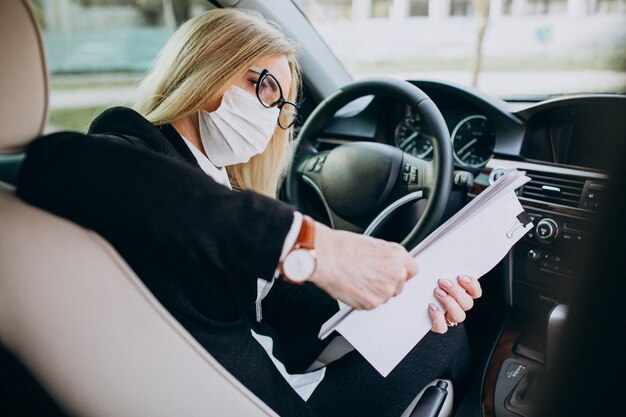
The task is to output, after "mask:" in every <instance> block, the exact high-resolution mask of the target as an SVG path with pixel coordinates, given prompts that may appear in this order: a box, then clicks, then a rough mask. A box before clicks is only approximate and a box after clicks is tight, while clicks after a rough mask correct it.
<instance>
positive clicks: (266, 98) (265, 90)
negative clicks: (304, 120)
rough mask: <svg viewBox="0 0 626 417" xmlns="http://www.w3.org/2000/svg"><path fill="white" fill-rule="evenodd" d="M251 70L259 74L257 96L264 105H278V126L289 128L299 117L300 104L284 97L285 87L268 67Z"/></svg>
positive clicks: (269, 106) (268, 106)
mask: <svg viewBox="0 0 626 417" xmlns="http://www.w3.org/2000/svg"><path fill="white" fill-rule="evenodd" d="M250 71H252V72H255V73H257V74H259V80H258V81H257V83H256V96H257V98H258V99H259V101H260V102H261V104H262V105H263V107H266V108H268V109H269V108H271V107H278V108H279V109H280V113H279V114H278V126H280V127H281V129H285V130H287V129H289V128H290V127H291V125H293V124H294V123H295V122H296V119H297V117H298V110H299V109H298V106H296V105H295V104H294V103H292V102H291V101H287V100H285V97H283V89H282V88H281V86H280V83H279V82H278V80H277V79H276V77H274V75H273V74H272V73H271V72H269V71H268V70H267V69H263V68H258V67H252V68H250Z"/></svg>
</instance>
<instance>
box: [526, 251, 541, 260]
mask: <svg viewBox="0 0 626 417" xmlns="http://www.w3.org/2000/svg"><path fill="white" fill-rule="evenodd" d="M527 255H528V259H531V260H533V261H536V260H537V259H539V254H538V253H537V252H535V251H534V250H532V249H531V250H529V251H528V254H527Z"/></svg>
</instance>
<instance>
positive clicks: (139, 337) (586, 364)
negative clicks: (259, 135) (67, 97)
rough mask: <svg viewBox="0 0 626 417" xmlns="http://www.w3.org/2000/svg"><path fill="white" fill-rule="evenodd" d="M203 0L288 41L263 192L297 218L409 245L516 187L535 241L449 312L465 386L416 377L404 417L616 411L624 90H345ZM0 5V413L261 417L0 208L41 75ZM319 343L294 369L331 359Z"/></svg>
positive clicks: (135, 299) (153, 309) (68, 236)
mask: <svg viewBox="0 0 626 417" xmlns="http://www.w3.org/2000/svg"><path fill="white" fill-rule="evenodd" d="M211 3H212V4H213V6H215V7H241V8H247V9H252V10H256V11H258V12H260V13H261V14H263V15H264V16H266V17H268V18H269V19H271V20H273V21H275V22H277V23H278V24H279V25H280V26H281V29H282V30H283V31H284V32H285V33H286V34H287V35H288V36H290V37H292V38H294V39H297V40H298V43H299V44H300V45H301V54H300V56H299V58H298V59H299V62H300V64H301V66H302V70H303V84H304V85H303V89H304V91H303V95H302V97H303V99H302V108H301V116H300V117H301V119H302V120H301V121H299V123H298V124H297V125H296V134H297V141H298V148H297V151H296V153H295V156H294V161H293V164H292V166H291V168H290V171H289V173H288V175H287V178H286V180H285V184H284V187H283V189H282V191H281V194H280V198H281V199H284V200H285V201H287V202H289V203H291V204H293V205H295V206H296V207H297V208H298V209H299V210H300V211H302V212H304V213H306V214H308V215H310V216H311V217H313V218H314V219H315V220H317V221H319V222H322V223H324V224H326V225H328V226H331V227H333V228H337V229H344V230H350V231H354V232H358V233H366V234H371V235H374V236H377V237H381V238H384V239H388V240H393V241H397V242H401V243H402V244H404V245H405V246H406V247H407V248H412V247H414V246H415V245H416V244H417V243H419V242H420V241H421V240H422V239H423V238H424V237H426V236H427V235H428V234H429V233H430V232H432V231H433V230H435V229H436V228H437V226H438V225H440V224H441V223H443V222H444V221H445V220H446V219H448V218H450V217H451V216H452V215H454V214H455V213H456V212H458V211H459V210H460V209H461V208H462V207H463V206H464V205H465V204H467V203H468V202H469V201H471V200H472V199H473V198H475V197H476V196H478V195H479V194H480V193H481V192H482V191H484V190H485V189H486V188H487V187H489V186H490V185H491V184H493V183H494V182H495V181H497V180H498V178H500V177H501V176H502V175H504V174H505V173H506V172H507V171H508V170H512V169H518V170H521V171H524V172H525V173H526V175H527V176H529V177H530V179H531V180H530V181H529V182H528V183H527V184H525V185H524V186H523V187H521V188H520V189H519V190H517V191H516V194H517V195H518V198H519V200H520V202H521V203H522V206H523V207H524V209H525V210H526V212H527V214H528V215H529V216H530V218H531V219H532V221H533V223H534V228H533V229H532V230H531V232H529V233H528V234H527V235H526V236H525V237H524V238H522V240H520V241H519V243H518V244H516V245H515V246H514V247H513V249H512V250H511V251H510V252H509V254H508V255H507V256H506V257H505V259H503V261H502V262H501V263H500V264H498V265H497V266H496V267H495V268H494V269H493V270H492V271H491V272H489V273H488V274H487V275H486V276H484V277H482V278H481V284H482V286H483V291H484V296H483V297H482V298H481V299H480V300H477V302H476V305H475V308H474V309H473V310H472V311H471V312H469V313H468V318H467V321H466V323H465V326H466V328H467V332H468V337H469V341H470V345H471V347H472V351H473V352H474V363H472V370H473V371H472V377H471V379H470V380H469V381H468V383H467V385H466V386H462V387H457V386H455V387H452V385H451V384H450V383H449V381H445V380H435V381H433V382H432V384H431V386H430V387H427V388H425V389H424V390H422V392H421V393H420V395H418V396H417V398H416V399H415V400H414V401H413V402H412V403H411V405H410V406H409V407H408V408H407V410H406V411H405V413H404V414H403V416H413V417H419V416H442V417H444V416H485V417H487V416H497V417H518V416H523V417H529V416H536V415H546V416H548V415H616V414H614V413H619V411H618V410H620V408H619V406H618V404H617V403H618V398H619V397H618V395H617V391H616V390H617V387H618V385H619V384H612V383H609V382H608V379H606V380H605V382H607V383H606V384H603V383H601V382H599V381H598V379H601V378H609V376H607V375H606V374H605V373H604V372H603V369H606V368H609V367H611V368H610V369H613V370H616V371H617V372H616V373H618V372H619V371H620V370H623V368H624V366H623V363H624V361H623V359H621V358H619V356H621V352H620V351H619V348H618V349H615V348H612V349H611V348H610V346H609V345H611V344H612V343H614V340H612V338H611V336H610V335H612V333H613V332H616V331H619V330H620V329H623V327H624V322H623V316H624V314H623V312H620V311H619V309H618V307H619V303H620V300H619V298H618V297H619V295H620V292H621V289H623V288H624V284H623V282H622V281H623V280H619V279H618V278H619V273H620V269H618V267H619V266H621V264H623V262H621V261H620V257H622V256H623V249H624V247H625V245H624V238H623V236H624V234H623V232H624V223H625V222H624V207H623V206H624V202H623V198H620V197H621V196H620V193H621V192H622V190H623V187H624V180H625V178H624V175H623V173H624V169H623V164H621V163H620V161H621V160H623V159H622V158H623V157H626V153H624V138H625V137H626V119H625V118H624V115H625V114H626V95H624V94H578V95H564V96H562V97H554V98H549V99H545V100H544V99H541V100H539V101H527V102H507V101H504V100H502V99H500V98H496V97H493V96H490V95H488V94H486V93H483V92H481V91H479V90H477V89H475V88H472V87H466V86H463V85H460V84H456V83H453V82H446V81H437V80H426V79H424V80H421V79H411V80H406V81H405V80H398V79H391V78H388V77H374V78H366V79H361V80H356V81H355V80H353V79H352V77H351V76H350V75H349V74H348V72H347V71H346V70H345V68H344V67H343V66H342V64H341V62H340V61H339V60H338V59H337V57H336V56H335V55H334V54H333V52H332V51H331V49H330V48H329V47H328V46H327V45H326V43H325V42H324V40H323V39H322V38H321V37H320V36H319V34H317V33H316V31H315V29H314V27H313V26H312V25H311V24H310V22H309V21H308V19H307V17H306V16H304V14H303V13H302V12H301V11H300V9H299V8H298V7H297V5H295V4H294V3H293V2H291V1H289V0H280V1H272V2H264V1H261V0H241V1H237V0H213V1H211ZM0 8H1V9H0V10H1V13H0V32H1V34H2V39H3V41H2V43H1V44H0V52H1V53H2V56H3V57H10V59H3V63H2V77H1V78H0V92H1V93H2V94H1V95H0V120H1V121H2V125H3V126H4V129H3V131H2V133H1V134H0V212H1V214H0V230H1V233H0V341H1V345H0V347H1V349H0V370H1V372H0V380H1V382H0V395H1V396H2V401H1V402H2V403H3V404H4V405H0V407H5V408H6V409H7V410H9V411H11V413H10V414H7V415H85V416H99V415H101V416H117V415H120V416H122V415H124V416H126V415H136V416H156V415H163V416H172V415H181V416H183V415H206V414H210V415H224V416H257V415H259V416H261V415H275V412H274V411H273V410H272V409H271V408H269V407H268V406H267V405H266V404H264V403H263V402H262V401H261V400H259V399H258V398H257V397H256V396H255V395H254V394H253V393H252V392H250V391H249V390H248V389H247V388H246V387H244V386H243V385H242V384H241V383H240V382H239V381H237V380H236V379H235V378H234V377H233V376H232V375H230V374H229V373H228V372H227V371H226V370H225V369H224V368H223V367H222V366H221V365H220V364H219V363H218V362H217V361H216V360H215V359H214V358H213V357H212V356H211V355H210V354H209V353H208V352H207V351H205V350H204V349H203V348H202V347H201V346H200V344H199V343H198V342H197V341H195V339H194V338H193V337H192V336H191V335H190V334H189V333H187V331H186V330H185V329H184V328H183V327H182V326H181V325H180V324H179V323H178V322H177V321H176V320H175V319H174V318H173V317H172V316H171V315H170V314H169V313H168V311H167V310H166V309H165V308H164V307H163V306H162V305H161V304H160V303H159V302H158V300H157V299H156V298H155V297H154V296H153V295H152V294H151V293H150V291H149V290H148V289H147V288H146V287H145V285H144V284H143V283H142V282H141V280H140V279H139V278H138V277H137V276H136V275H135V274H134V272H133V271H132V270H131V269H130V268H129V267H128V266H127V265H126V263H125V262H124V260H123V259H122V258H121V257H120V256H119V255H118V254H117V252H116V251H115V249H114V248H113V247H112V246H111V245H109V244H108V243H107V242H106V241H105V240H104V239H102V238H101V237H99V236H98V235H97V234H96V233H94V232H92V231H89V230H85V229H83V228H81V227H79V226H77V225H75V224H73V223H71V222H69V221H67V220H65V219H62V218H59V217H56V216H54V215H52V214H50V213H46V212H44V211H42V210H40V209H38V208H36V207H33V206H30V205H28V204H26V203H25V202H23V201H21V200H20V199H19V198H18V197H17V196H16V195H15V184H16V178H17V176H18V175H19V168H20V164H21V163H22V161H23V159H24V152H25V149H26V147H27V145H28V143H29V142H31V141H32V140H34V139H35V138H36V137H38V136H40V135H42V134H44V126H45V124H46V120H47V117H48V111H49V79H48V77H49V71H48V67H47V56H46V51H45V47H44V44H43V41H42V35H41V31H40V28H39V27H38V23H37V19H36V17H35V15H34V12H33V8H32V5H31V4H30V3H29V1H27V0H8V1H4V2H2V4H1V5H0ZM372 173H377V174H378V175H372ZM611 234H612V235H614V237H611V238H607V235H611ZM600 280H605V282H606V285H604V284H601V283H600V282H599V281H600ZM601 288H604V291H602V290H601ZM94 323H98V324H97V326H94ZM337 340H338V342H337V343H334V344H332V345H331V346H329V348H328V349H327V351H325V352H324V353H323V354H322V357H320V358H318V361H316V362H315V363H314V364H312V366H311V369H313V368H315V367H319V366H322V365H324V364H325V363H328V362H329V361H332V360H334V359H336V358H337V357H338V356H341V355H342V354H344V353H345V352H346V350H349V349H350V346H349V345H348V346H346V344H345V340H344V341H342V338H338V339H337ZM615 366H617V369H616V368H615ZM416 372H419V370H416ZM574 394H575V395H578V397H572V396H573V395H574ZM599 397H602V398H599Z"/></svg>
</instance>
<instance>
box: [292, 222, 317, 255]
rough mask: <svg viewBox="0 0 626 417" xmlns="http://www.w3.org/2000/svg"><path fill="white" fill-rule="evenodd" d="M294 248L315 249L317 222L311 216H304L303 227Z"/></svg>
mask: <svg viewBox="0 0 626 417" xmlns="http://www.w3.org/2000/svg"><path fill="white" fill-rule="evenodd" d="M294 248H295V249H315V220H313V219H312V218H310V217H309V216H302V225H301V226H300V233H298V238H297V239H296V244H295V245H294Z"/></svg>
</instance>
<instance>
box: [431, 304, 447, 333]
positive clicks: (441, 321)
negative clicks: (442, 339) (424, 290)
mask: <svg viewBox="0 0 626 417" xmlns="http://www.w3.org/2000/svg"><path fill="white" fill-rule="evenodd" d="M428 314H429V315H430V319H431V320H432V322H433V326H432V327H431V330H432V331H433V332H435V333H440V334H444V333H445V332H447V331H448V325H447V324H446V319H445V317H444V315H443V312H442V311H441V310H439V308H437V306H436V305H434V304H432V303H430V304H429V305H428Z"/></svg>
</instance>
